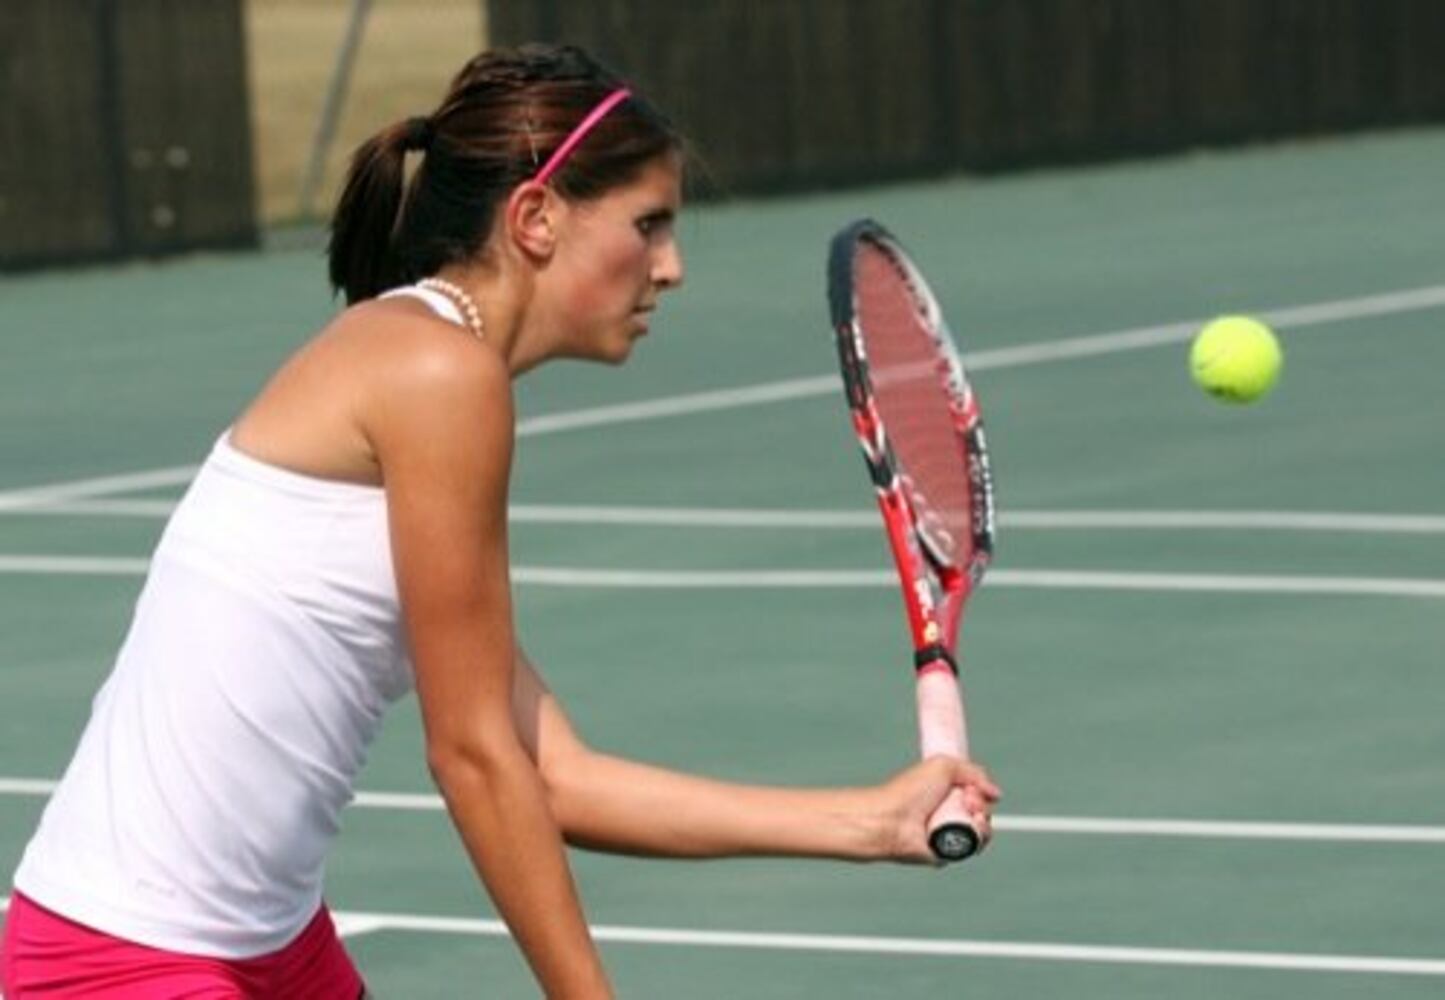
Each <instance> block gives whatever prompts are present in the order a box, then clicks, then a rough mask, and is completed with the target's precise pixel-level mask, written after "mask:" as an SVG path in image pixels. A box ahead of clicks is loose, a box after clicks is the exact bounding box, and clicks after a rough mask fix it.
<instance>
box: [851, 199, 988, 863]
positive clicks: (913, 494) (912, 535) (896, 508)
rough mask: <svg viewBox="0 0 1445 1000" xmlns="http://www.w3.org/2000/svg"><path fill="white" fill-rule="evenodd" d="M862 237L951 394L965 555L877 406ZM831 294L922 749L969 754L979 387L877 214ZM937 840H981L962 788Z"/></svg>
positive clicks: (981, 531) (967, 852)
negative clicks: (892, 276)
mask: <svg viewBox="0 0 1445 1000" xmlns="http://www.w3.org/2000/svg"><path fill="white" fill-rule="evenodd" d="M861 243H867V244H869V245H871V247H872V248H873V249H874V250H877V251H879V252H881V253H883V254H884V256H885V257H886V258H887V259H888V260H889V262H890V263H892V265H893V266H894V267H895V268H897V270H898V272H899V274H900V276H901V277H902V279H903V282H904V285H905V286H906V287H907V289H908V290H909V292H910V294H911V297H912V299H913V304H914V306H915V308H916V309H917V312H918V316H919V318H920V319H921V320H922V323H921V326H922V328H923V329H924V330H925V331H926V332H927V333H928V335H929V337H930V338H931V340H932V344H933V347H934V353H935V355H936V363H935V371H934V375H935V376H936V377H937V379H938V380H939V385H940V387H941V388H942V390H943V393H944V396H945V398H946V400H947V403H948V412H949V416H950V419H951V421H952V424H953V431H954V433H955V435H956V437H957V440H958V445H959V458H960V460H961V461H962V462H963V463H964V466H965V469H966V470H967V475H968V477H969V491H970V501H971V502H970V505H969V514H970V523H969V526H968V530H969V531H970V532H971V534H972V545H971V546H970V558H969V560H968V563H967V565H963V566H960V565H955V564H954V563H953V562H952V561H951V559H950V557H949V554H948V552H949V548H950V546H948V545H947V544H946V540H945V539H941V538H938V537H936V535H937V532H938V531H940V530H944V529H942V528H941V526H939V525H937V524H933V525H929V524H928V523H927V521H928V518H927V512H926V511H922V510H920V509H919V508H920V506H921V505H922V503H923V498H921V497H919V496H918V494H917V491H916V490H914V489H912V483H911V480H909V479H908V476H907V470H905V469H903V468H902V467H901V466H900V463H899V461H898V457H897V454H896V452H895V451H894V449H893V446H892V444H891V442H890V439H889V436H888V431H887V428H886V426H885V424H884V422H883V418H882V415H881V413H880V412H879V409H878V403H877V399H876V397H875V393H874V389H873V382H872V374H871V371H870V368H869V362H868V354H867V348H866V343H865V340H864V332H863V326H862V322H861V320H860V318H859V314H858V308H857V297H856V293H855V285H854V271H855V260H856V254H857V249H858V247H859V245H860V244H861ZM828 300H829V308H830V312H831V314H832V321H833V330H834V334H835V338H834V339H835V342H836V345H837V349H838V358H839V363H840V367H841V369H842V373H843V388H844V393H845V395H846V397H847V401H848V410H849V415H850V419H851V422H852V425H853V430H854V433H855V434H856V435H857V438H858V443H859V445H860V446H861V448H862V451H863V458H864V461H865V463H866V465H867V468H868V473H869V477H870V478H871V480H872V482H873V486H874V491H875V495H876V498H877V502H878V508H879V512H880V513H881V515H882V517H883V523H884V526H885V530H886V534H887V538H888V546H889V550H890V552H891V553H892V556H893V562H894V566H895V568H896V570H897V572H898V577H899V581H900V584H901V589H902V593H903V603H904V609H905V612H906V617H907V620H908V628H909V633H910V636H911V639H912V644H913V666H914V670H915V677H916V680H917V687H918V690H917V695H918V708H919V730H920V744H921V746H920V750H921V753H922V755H923V756H924V757H925V758H927V757H930V756H934V755H936V754H940V753H941V754H947V755H950V756H957V757H962V758H967V757H968V754H969V749H968V732H967V723H966V713H965V711H964V704H963V695H962V690H961V686H960V684H959V681H958V659H957V655H956V652H955V650H956V648H957V642H958V634H959V629H960V627H961V624H962V619H963V608H964V605H965V603H966V602H967V600H968V598H969V596H970V595H971V593H972V592H973V589H974V588H975V587H976V586H977V585H978V584H979V582H980V581H981V580H982V579H983V575H984V572H985V571H986V570H987V568H988V565H989V562H990V561H991V559H992V557H993V548H994V535H995V514H994V497H993V475H992V471H991V468H990V465H989V456H988V444H987V439H986V437H985V435H984V429H983V422H982V420H981V418H980V415H979V408H978V401H977V397H976V396H975V395H974V393H973V390H972V387H971V386H970V384H969V382H968V377H967V373H966V371H965V369H964V367H963V363H962V360H961V359H960V357H959V354H958V351H957V348H956V347H955V346H954V340H953V336H952V333H951V331H950V330H949V328H948V325H947V322H946V321H945V319H944V317H943V311H942V309H941V308H940V307H939V305H938V300H937V299H936V298H935V297H934V295H933V292H932V290H931V289H930V288H929V286H928V283H927V282H926V281H925V280H924V278H923V275H922V274H921V273H920V272H919V271H918V269H917V267H915V266H914V264H913V262H912V260H911V259H910V258H909V256H908V254H907V253H906V252H905V251H904V249H903V247H902V245H901V244H899V242H898V241H897V240H896V239H895V238H894V237H893V236H892V234H891V233H889V232H888V231H887V230H886V229H884V228H883V226H881V225H880V224H878V223H877V222H875V221H873V220H871V219H861V220H858V221H856V222H854V223H852V224H850V225H848V226H846V227H844V228H843V229H842V230H841V231H839V232H838V234H837V235H836V236H834V238H833V241H832V244H831V246H830V249H829V260H828ZM929 843H930V846H931V847H932V849H933V851H934V854H935V856H937V857H938V858H939V860H941V861H961V860H963V859H965V858H967V857H970V856H971V855H973V854H974V853H976V852H977V851H978V849H979V848H980V847H981V846H982V838H981V835H980V834H979V831H978V829H977V826H976V824H975V823H974V822H973V821H972V820H971V819H970V818H969V817H968V815H967V810H966V808H965V807H964V805H963V800H962V795H961V793H960V792H959V791H958V790H957V789H955V790H954V791H953V792H952V793H950V796H949V798H948V799H947V800H945V802H944V804H943V805H942V806H941V807H940V808H939V809H938V810H937V811H936V812H935V813H934V815H933V816H932V817H930V821H929Z"/></svg>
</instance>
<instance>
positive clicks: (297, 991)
mask: <svg viewBox="0 0 1445 1000" xmlns="http://www.w3.org/2000/svg"><path fill="white" fill-rule="evenodd" d="M364 993H365V985H364V984H363V983H362V981H361V974H360V973H358V972H357V971H356V967H355V966H354V965H352V964H351V958H350V957H349V956H348V955H347V954H346V949H345V948H343V947H342V946H341V941H340V939H339V938H337V936H336V928H335V926H334V925H333V924H332V922H331V914H330V913H329V912H328V911H327V909H326V907H325V906H322V907H321V909H319V910H317V911H316V916H315V917H313V918H312V920H311V923H309V924H307V925H306V929H305V930H304V931H302V932H301V934H300V935H299V936H298V937H297V938H296V940H294V941H292V942H291V943H290V944H288V945H287V946H286V947H284V948H282V949H281V950H280V951H275V952H271V953H270V954H268V955H259V956H257V957H255V958H243V959H227V958H207V957H205V956H201V955H183V954H178V953H176V952H169V951H162V950H161V949H159V948H148V947H146V946H145V945H139V944H133V943H132V942H130V941H125V940H122V939H120V938H117V937H112V936H111V935H109V934H103V933H101V932H100V931H97V930H92V929H91V928H89V927H86V926H84V925H82V924H77V923H76V922H74V921H73V920H67V919H66V918H64V917H62V916H60V915H59V914H57V913H52V912H50V911H49V910H47V909H45V908H44V907H43V906H40V905H39V904H37V903H34V902H32V901H31V900H29V899H26V898H25V897H24V896H22V895H21V894H20V893H18V892H17V893H15V895H14V896H12V897H11V899H10V913H9V916H8V918H7V919H6V921H5V934H4V939H3V943H0V995H3V997H4V1000H32V998H33V1000H42V998H48V1000H61V998H65V1000H82V998H86V1000H89V998H94V1000H101V998H105V1000H172V998H175V997H194V998H196V1000H237V998H245V1000H252V998H255V1000H261V998H266V997H307V998H316V1000H357V998H358V997H361V996H362V995H363V994H364Z"/></svg>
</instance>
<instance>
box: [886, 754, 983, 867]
mask: <svg viewBox="0 0 1445 1000" xmlns="http://www.w3.org/2000/svg"><path fill="white" fill-rule="evenodd" d="M954 787H959V788H961V789H962V790H963V797H964V801H965V803H966V804H967V807H968V811H969V815H970V816H971V817H972V818H973V821H974V823H975V824H976V825H977V828H978V832H979V834H980V836H982V838H983V844H982V846H987V845H988V842H989V838H990V837H991V836H992V833H993V829H992V818H993V807H994V804H995V803H996V802H998V799H999V796H1000V794H1001V792H1000V790H999V787H998V786H997V785H996V784H994V782H993V779H991V778H990V777H989V776H988V772H987V771H985V770H984V769H983V768H982V767H981V766H979V765H978V764H975V763H973V762H972V761H966V760H958V759H956V758H953V757H930V758H929V759H928V760H925V761H921V762H919V763H917V764H915V765H913V766H912V767H910V768H908V769H906V770H904V771H900V772H899V773H898V774H896V775H894V776H893V777H892V778H891V779H890V780H888V781H887V782H885V783H883V784H882V785H880V786H878V788H877V789H876V790H875V792H876V802H877V809H878V812H879V829H880V842H879V857H880V858H884V859H889V860H893V861H901V862H904V863H907V864H927V865H939V864H941V862H940V861H939V860H938V858H937V857H935V856H934V854H933V851H932V849H931V848H930V847H929V846H928V817H929V816H931V815H933V811H934V810H935V809H937V808H938V806H939V804H940V803H941V802H943V799H944V797H945V796H946V795H948V793H949V792H950V791H951V790H952V789H953V788H954ZM980 849H982V847H981V848H980Z"/></svg>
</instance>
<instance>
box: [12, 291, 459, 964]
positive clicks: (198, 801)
mask: <svg viewBox="0 0 1445 1000" xmlns="http://www.w3.org/2000/svg"><path fill="white" fill-rule="evenodd" d="M400 291H402V292H404V293H408V294H416V293H417V292H420V291H424V290H413V289H405V290H400ZM394 294H395V293H394ZM418 297H422V298H424V299H425V300H426V301H427V302H428V304H429V305H431V306H432V308H433V309H435V310H436V311H437V312H439V313H441V314H443V315H445V316H446V317H447V318H449V319H453V320H455V321H458V322H460V315H459V314H457V313H456V310H455V308H454V307H452V306H451V304H450V303H449V302H447V301H446V300H445V299H444V298H442V297H441V296H437V295H435V294H434V293H428V294H425V295H418ZM438 299H440V301H437V300H438ZM411 686H412V672H411V663H410V659H409V657H408V654H407V650H406V643H405V634H404V628H403V623H402V619H401V611H400V607H399V603H398V599H397V592H396V580H395V575H394V573H393V568H392V560H391V545H390V540H389V536H388V532H387V510H386V494H385V492H384V491H383V490H382V489H381V488H380V487H373V486H365V485H359V484H350V483H342V482H333V481H329V480H323V479H317V478H314V477H311V476H306V475H301V474H299V473H295V472H290V471H287V470H284V469H281V468H278V467H276V466H273V465H269V464H266V463H263V462H260V461H257V460H256V459H254V458H251V457H249V456H247V455H245V454H243V453H242V452H240V451H238V450H237V449H235V448H234V447H232V446H231V444H230V442H229V440H228V437H227V436H225V435H223V436H222V437H221V439H220V440H219V441H217V443H216V445H215V447H214V449H213V450H212V452H211V454H210V456H209V457H208V458H207V460H206V462H205V464H204V465H203V466H202V467H201V471H200V473H199V474H198V475H197V477H196V479H195V481H194V482H193V483H192V484H191V487H190V489H189V490H188V491H187V493H186V495H185V497H184V498H183V499H182V501H181V503H180V505H179V506H178V507H177V508H176V511H175V513H174V514H173V515H172V516H171V520H170V523H169V524H168V525H167V526H166V530H165V532H164V534H163V535H162V537H161V541H160V544H159V546H158V548H157V549H156V552H155V556H154V558H153V559H152V561H151V566H150V572H149V574H148V576H147V579H146V583H145V586H144V588H143V589H142V591H141V595H140V599H139V601H138V602H137V605H136V609H135V616H134V619H133V621H132V623H131V627H130V632H129V633H128V635H127V636H126V639H125V642H124V644H123V645H122V647H121V650H120V653H119V655H118V657H117V660H116V663H115V667H114V669H113V671H112V672H111V675H110V677H109V678H108V679H107V680H106V682H105V684H104V686H103V687H102V688H101V690H100V692H99V694H98V695H97V696H96V698H95V702H94V705H93V707H92V712H91V717H90V721H89V723H88V725H87V726H86V729H85V732H84V734H83V735H82V737H81V740H80V745H79V747H78V748H77V750H76V752H75V756H74V758H73V759H72V760H71V763H70V766H69V768H68V769H67V770H66V772H65V775H64V777H63V778H62V780H61V781H60V784H59V787H58V788H57V789H56V791H55V794H54V795H53V796H52V797H51V799H50V801H49V803H48V804H47V805H46V808H45V812H44V814H43V816H42V817H41V821H40V826H39V829H38V830H37V831H36V834H35V836H34V837H33V838H32V839H31V841H30V843H29V845H28V846H27V847H26V850H25V854H24V857H23V858H22V859H21V862H20V867H19V869H18V870H17V872H16V874H15V887H16V888H17V889H18V890H19V891H21V892H23V893H24V894H25V895H27V896H29V897H30V898H31V899H33V900H34V901H35V902H37V903H39V904H41V905H42V906H45V907H47V908H48V909H51V910H53V911H55V912H57V913H60V914H62V915H63V916H66V917H69V918H70V919H72V920H75V921H78V922H79V923H82V924H86V925H87V926H90V927H93V928H95V929H97V930H101V931H104V932H106V933H109V934H112V935H115V936H117V937H121V938H125V939H127V940H130V941H134V942H137V943H140V944H145V945H150V946H152V947H156V948H163V949H166V950H170V951H179V952H186V953H190V954H200V955H214V956H220V957H226V958H246V957H251V956H255V955H260V954H265V953H267V952H271V951H275V950H277V949H279V948H282V947H284V946H285V945H286V944H288V943H289V942H290V941H291V940H292V939H293V938H294V937H295V936H296V935H297V934H299V933H300V932H301V930H302V929H303V928H304V927H305V926H306V924H307V922H308V921H309V920H310V919H311V917H312V916H314V915H315V913H316V910H317V908H318V907H319V906H320V904H321V887H322V874H323V868H324V862H325V856H326V852H327V849H328V848H329V846H330V843H331V840H332V839H333V837H334V836H335V834H336V831H337V827H338V820H339V816H340V813H341V810H342V808H343V807H344V806H345V805H346V804H347V803H348V802H349V801H350V800H351V798H352V783H353V779H354V778H355V777H356V774H357V772H358V771H359V770H360V769H361V766H362V764H363V763H364V761H365V758H366V750H367V746H368V745H369V744H370V742H371V740H372V738H373V737H374V736H375V735H376V733H377V731H378V729H379V728H380V725H381V718H382V713H383V711H384V710H385V708H386V706H387V705H388V703H390V702H393V701H395V700H397V699H398V698H401V697H402V696H403V695H405V694H406V693H407V692H408V691H409V690H410V689H411Z"/></svg>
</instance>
